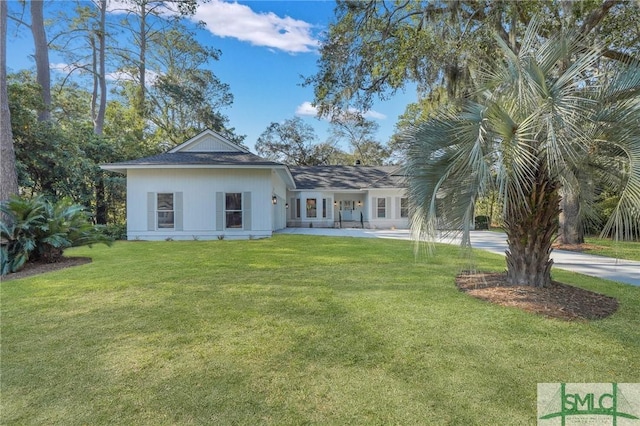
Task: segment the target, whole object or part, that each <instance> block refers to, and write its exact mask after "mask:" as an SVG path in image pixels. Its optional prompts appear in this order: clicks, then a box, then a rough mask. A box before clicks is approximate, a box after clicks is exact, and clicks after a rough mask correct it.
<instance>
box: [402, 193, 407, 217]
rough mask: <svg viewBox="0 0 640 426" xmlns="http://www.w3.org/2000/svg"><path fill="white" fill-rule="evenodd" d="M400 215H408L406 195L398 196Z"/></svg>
mask: <svg viewBox="0 0 640 426" xmlns="http://www.w3.org/2000/svg"><path fill="white" fill-rule="evenodd" d="M400 217H409V199H408V198H407V197H402V198H400Z"/></svg>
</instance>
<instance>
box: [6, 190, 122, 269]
mask: <svg viewBox="0 0 640 426" xmlns="http://www.w3.org/2000/svg"><path fill="white" fill-rule="evenodd" d="M0 211H1V212H2V217H3V219H4V220H3V221H2V222H0V238H1V240H2V251H1V256H2V258H1V259H0V271H1V272H2V275H5V274H8V273H9V272H16V271H19V270H20V269H21V268H22V267H23V266H24V264H25V263H26V262H27V261H29V260H43V261H46V262H56V261H58V260H59V259H60V258H61V257H62V255H63V252H64V249H66V248H68V247H75V246H84V245H89V246H90V245H91V244H95V243H105V244H111V242H112V241H113V239H112V238H110V237H108V236H106V235H104V234H103V233H102V232H101V230H100V228H99V227H96V226H94V225H93V224H92V223H91V220H90V217H89V215H88V214H87V212H85V210H84V208H83V207H82V206H80V205H78V204H74V203H72V202H71V201H70V200H68V199H63V200H60V201H58V202H55V203H54V202H50V201H48V200H47V199H46V198H45V197H43V196H37V197H34V198H31V199H23V198H20V197H15V196H14V197H12V198H11V199H10V200H9V201H6V202H3V203H2V204H0Z"/></svg>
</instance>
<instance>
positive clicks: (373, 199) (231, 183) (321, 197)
mask: <svg viewBox="0 0 640 426" xmlns="http://www.w3.org/2000/svg"><path fill="white" fill-rule="evenodd" d="M101 167H102V168H103V169H104V170H109V171H113V172H118V173H123V174H126V176H127V238H128V239H130V240H138V239H140V240H166V239H174V240H188V239H203V240H205V239H216V238H218V239H223V238H224V239H239V238H243V239H246V238H264V237H270V236H271V234H272V232H273V231H276V230H278V229H283V228H285V227H287V226H289V227H312V226H313V227H340V226H342V227H365V228H392V227H396V228H407V227H408V226H409V219H408V216H409V208H408V202H407V198H406V196H405V186H404V184H403V176H402V174H401V173H400V168H399V167H397V166H379V167H368V166H359V165H356V166H296V167H293V166H287V165H285V164H281V163H277V162H274V161H270V160H266V159H264V158H261V157H259V156H257V155H255V154H252V153H251V152H249V151H248V150H247V149H245V148H242V147H240V146H238V145H236V144H234V143H232V142H230V141H229V140H227V139H226V138H224V137H223V136H221V135H219V134H218V133H216V132H213V131H211V130H206V131H204V132H202V133H200V134H199V135H197V136H195V137H193V138H191V139H189V140H188V141H186V142H185V143H183V144H181V145H179V146H177V147H175V148H173V149H172V150H170V151H168V152H166V153H163V154H159V155H154V156H151V157H146V158H140V159H136V160H131V161H125V162H120V163H112V164H105V165H102V166H101Z"/></svg>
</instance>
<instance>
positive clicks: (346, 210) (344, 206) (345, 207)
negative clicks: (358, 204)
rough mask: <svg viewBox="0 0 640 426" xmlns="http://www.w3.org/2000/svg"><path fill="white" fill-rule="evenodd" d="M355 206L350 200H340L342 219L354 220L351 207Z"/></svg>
mask: <svg viewBox="0 0 640 426" xmlns="http://www.w3.org/2000/svg"><path fill="white" fill-rule="evenodd" d="M354 207H355V203H354V202H353V201H352V200H343V201H340V214H341V215H342V220H344V221H352V220H354V218H353V217H354V213H353V208H354Z"/></svg>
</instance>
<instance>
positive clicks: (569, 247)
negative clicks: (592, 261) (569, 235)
mask: <svg viewBox="0 0 640 426" xmlns="http://www.w3.org/2000/svg"><path fill="white" fill-rule="evenodd" d="M551 248H553V249H554V250H566V251H577V252H579V253H582V252H585V251H591V250H601V249H604V248H606V247H603V246H598V245H595V244H589V243H582V244H560V243H553V245H552V246H551Z"/></svg>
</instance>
